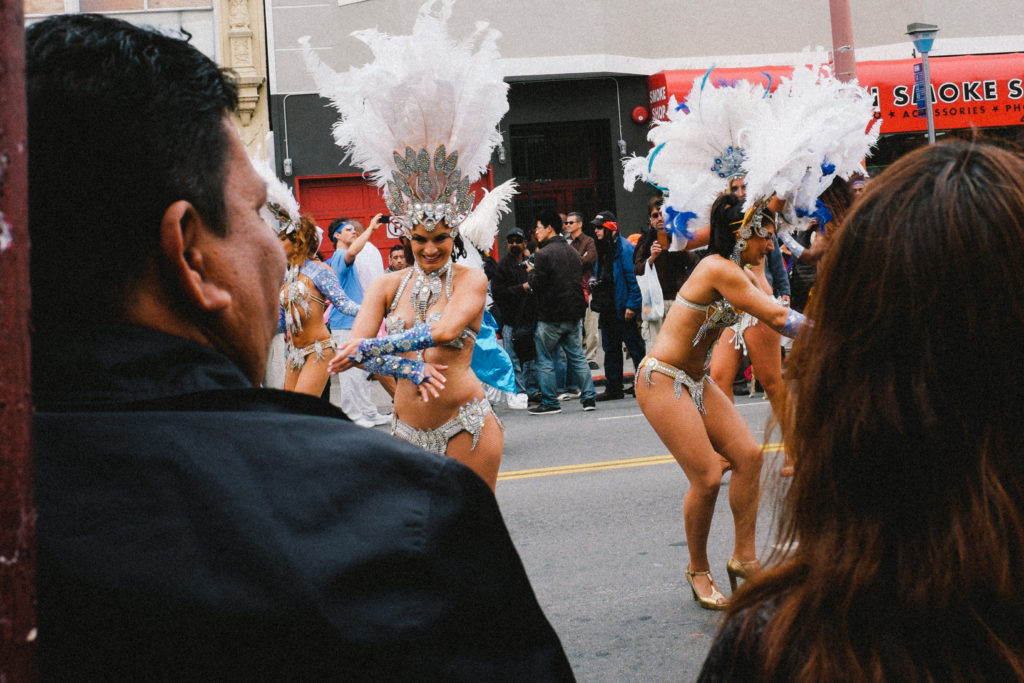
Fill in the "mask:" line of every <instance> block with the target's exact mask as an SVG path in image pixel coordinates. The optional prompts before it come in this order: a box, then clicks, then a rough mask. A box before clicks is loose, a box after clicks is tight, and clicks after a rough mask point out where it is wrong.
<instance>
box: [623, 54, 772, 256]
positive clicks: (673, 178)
mask: <svg viewBox="0 0 1024 683" xmlns="http://www.w3.org/2000/svg"><path fill="white" fill-rule="evenodd" d="M710 76H711V72H710V71H708V72H707V73H706V74H704V78H703V79H701V80H700V81H695V82H694V84H693V88H692V89H691V90H690V94H689V95H688V96H687V98H686V100H685V102H684V103H683V104H677V103H676V101H675V98H674V97H673V98H672V99H671V100H670V101H669V106H668V120H666V121H659V122H656V123H655V124H654V127H653V128H652V129H651V132H650V133H649V134H648V136H647V138H648V140H649V141H650V142H651V144H652V145H653V147H654V148H653V149H652V150H651V152H650V154H648V155H647V156H644V157H633V158H631V159H628V160H626V162H625V174H624V178H625V185H626V189H627V190H629V189H632V188H633V186H634V185H635V184H636V182H637V181H638V180H646V181H647V182H649V183H651V184H652V185H654V186H655V187H657V188H658V189H660V190H662V191H663V192H665V193H666V197H665V202H664V205H663V211H664V213H665V218H666V220H665V225H666V229H668V230H669V232H670V233H672V236H673V241H674V242H677V241H679V240H683V239H692V238H693V231H692V228H693V227H696V226H700V225H704V224H706V223H707V220H708V214H709V213H710V210H711V204H712V202H714V200H715V197H716V196H717V195H718V194H720V193H721V192H722V190H723V189H724V188H725V186H726V184H727V183H728V179H729V178H731V177H734V176H737V175H743V174H744V173H745V172H746V171H745V169H744V161H745V157H746V147H747V145H748V143H749V130H750V128H751V127H752V125H753V124H754V122H755V121H756V120H758V119H763V118H766V117H768V116H770V112H769V105H768V102H767V100H766V98H765V96H766V94H767V93H766V91H765V88H764V86H762V85H759V84H751V83H749V82H747V81H739V82H737V83H730V84H723V83H715V82H714V81H712V80H710Z"/></svg>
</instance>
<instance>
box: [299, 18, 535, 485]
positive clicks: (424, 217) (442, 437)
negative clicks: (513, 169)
mask: <svg viewBox="0 0 1024 683" xmlns="http://www.w3.org/2000/svg"><path fill="white" fill-rule="evenodd" d="M434 4H435V3H427V4H426V5H424V6H423V7H422V8H421V9H420V12H419V16H418V17H417V21H416V25H415V26H414V28H413V33H412V35H410V36H389V35H383V34H380V33H378V32H376V31H372V30H370V31H362V32H359V33H357V34H356V36H357V37H358V38H359V39H360V40H363V41H364V42H365V43H367V45H369V47H370V49H371V50H372V51H373V53H374V56H375V60H374V61H373V62H371V63H370V64H368V65H366V66H364V67H362V68H361V69H352V70H350V71H349V72H348V73H346V74H335V73H334V72H333V71H331V70H330V69H329V68H327V67H326V66H324V65H323V64H322V63H320V62H319V59H318V58H317V57H316V56H315V54H314V53H313V52H312V50H311V49H309V47H308V45H307V46H306V59H307V65H308V67H309V68H310V70H311V71H312V72H313V73H314V77H315V79H316V81H317V84H318V86H319V87H320V89H321V91H322V92H323V93H324V94H325V95H326V96H329V97H330V98H331V99H332V100H333V102H334V104H335V106H336V107H337V108H338V110H339V111H340V112H341V113H342V119H341V121H340V122H339V123H338V124H337V126H336V127H335V139H336V141H337V142H338V144H339V145H341V146H342V147H343V148H344V149H345V150H346V151H347V152H348V153H349V154H350V155H351V157H352V159H353V162H354V163H355V164H356V165H358V166H360V167H361V168H363V169H364V171H366V172H367V173H368V174H369V175H370V177H371V179H372V180H373V181H374V182H375V183H376V184H377V185H378V187H381V188H386V202H387V206H388V209H389V210H390V212H391V214H392V218H391V221H392V223H394V224H395V225H396V226H397V227H399V228H400V229H401V230H402V231H403V232H404V233H405V235H406V236H407V237H408V238H409V240H410V245H411V248H412V254H413V264H412V268H408V269H406V270H405V271H401V272H398V273H390V274H387V275H385V276H383V277H381V278H379V279H378V280H377V281H375V282H374V284H373V286H371V288H370V290H369V291H368V292H367V294H366V297H365V298H364V300H363V304H362V310H361V311H360V313H359V315H358V316H357V318H356V321H355V323H354V325H353V328H352V337H351V339H350V341H349V343H348V344H347V345H346V346H345V347H344V348H343V349H342V351H341V353H340V354H339V355H338V356H337V357H335V359H334V360H332V361H331V364H330V367H331V371H332V372H340V371H343V370H345V369H347V368H348V367H351V366H352V365H353V364H358V365H361V366H362V367H364V368H365V369H366V370H368V371H370V372H371V373H374V374H378V375H386V376H390V377H393V378H395V379H396V380H398V381H397V386H396V388H395V393H394V399H395V409H394V417H393V420H392V427H391V430H392V433H393V434H394V435H395V436H397V437H399V438H402V439H404V440H406V441H409V442H411V443H414V444H416V445H419V446H421V447H423V448H425V449H427V450H430V451H433V452H435V453H442V454H445V453H446V454H447V455H449V456H451V457H453V458H455V459H457V460H460V461H461V462H463V463H465V464H466V465H468V466H469V467H470V468H471V469H473V470H474V471H475V472H476V473H477V474H478V475H480V477H481V478H483V479H484V481H485V482H487V484H488V485H489V486H490V487H491V489H492V490H493V489H494V487H495V486H496V484H497V476H498V467H499V465H500V463H501V454H502V448H503V445H504V435H503V433H502V430H503V428H502V426H501V423H500V422H499V421H498V419H497V417H496V416H495V415H494V412H493V410H492V408H491V405H490V402H489V401H488V400H487V397H486V395H485V393H484V388H483V385H482V384H481V383H480V380H479V379H477V377H476V375H475V374H474V373H473V371H472V369H471V367H470V363H471V359H472V355H473V348H474V343H475V341H476V336H477V333H478V332H479V331H480V329H481V323H482V320H483V315H484V307H485V302H486V297H487V278H486V276H485V275H484V273H483V272H482V271H481V270H478V269H476V268H471V267H466V266H462V265H459V264H455V263H453V255H457V256H461V255H465V248H464V247H465V245H464V244H463V238H465V239H466V240H467V241H468V242H469V243H470V245H472V246H474V247H475V248H477V249H478V250H482V251H485V250H487V249H488V248H489V247H490V244H491V242H493V239H494V235H495V233H496V231H497V221H498V218H499V216H500V213H502V212H504V211H507V204H508V202H509V201H510V200H511V197H512V195H513V194H514V191H515V189H514V188H515V185H514V183H513V182H512V181H509V182H507V183H505V184H503V185H501V186H499V187H498V188H495V190H494V191H493V192H490V193H488V194H485V196H484V197H483V198H482V199H481V201H480V202H479V204H478V205H477V206H476V208H475V209H474V207H473V204H474V199H475V197H474V193H473V192H472V191H471V190H470V185H471V183H472V182H473V181H475V180H476V179H477V178H479V177H480V176H481V175H482V174H483V172H484V171H485V170H486V167H487V164H488V162H489V161H490V157H491V151H492V150H493V149H494V147H496V146H497V145H498V143H499V142H500V141H501V137H500V134H499V133H498V131H497V123H498V121H500V120H501V117H502V116H503V115H504V114H505V112H506V111H507V110H508V100H507V90H508V85H507V84H506V83H505V82H504V80H503V78H502V72H501V69H500V61H499V55H498V51H497V48H496V40H497V38H498V33H497V32H496V31H494V30H490V29H487V28H486V26H485V25H483V26H478V28H477V31H476V33H475V34H474V36H473V37H471V38H470V39H469V40H467V41H462V42H458V43H457V42H456V41H455V40H454V39H453V38H452V37H451V36H450V35H449V34H448V29H447V22H448V19H449V17H450V14H451V3H450V2H446V3H444V4H443V5H442V7H441V10H440V12H438V13H435V12H434V10H433V6H434ZM385 74H386V76H385ZM367 102H373V106H366V104H365V103H367ZM456 107H458V108H456ZM466 112H471V113H472V114H471V115H466ZM382 322H383V323H384V325H385V328H386V331H387V333H388V335H387V336H385V337H381V338H374V335H375V334H376V332H377V330H378V329H379V327H380V325H381V323H382Z"/></svg>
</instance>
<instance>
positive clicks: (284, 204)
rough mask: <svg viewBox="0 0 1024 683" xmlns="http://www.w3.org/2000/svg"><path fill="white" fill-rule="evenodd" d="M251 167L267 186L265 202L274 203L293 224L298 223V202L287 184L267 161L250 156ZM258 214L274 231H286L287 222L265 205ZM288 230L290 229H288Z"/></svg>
mask: <svg viewBox="0 0 1024 683" xmlns="http://www.w3.org/2000/svg"><path fill="white" fill-rule="evenodd" d="M249 160H250V161H251V162H252V166H253V168H255V169H256V173H258V174H259V176H260V178H262V179H263V183H264V184H265V185H266V186H267V202H268V203H274V204H277V205H278V206H280V207H281V208H282V209H284V210H285V211H286V212H288V217H289V218H290V219H291V222H292V223H293V224H294V225H296V226H297V225H298V224H299V203H298V202H297V201H295V195H293V194H292V191H291V190H290V189H289V188H288V186H287V185H286V184H285V183H284V181H282V180H281V179H280V178H278V177H277V175H276V174H275V173H274V171H273V169H271V168H270V166H269V165H268V164H267V162H265V161H263V160H262V159H260V158H258V157H256V158H253V157H250V159H249ZM260 214H261V215H262V216H263V220H265V221H266V222H267V223H268V224H269V225H270V227H271V228H273V229H274V232H282V231H287V230H288V227H289V224H288V223H284V222H282V221H281V220H280V219H279V218H278V217H277V216H276V215H274V214H272V213H271V212H270V210H269V209H267V207H264V208H263V209H262V210H261V211H260ZM289 232H290V231H289Z"/></svg>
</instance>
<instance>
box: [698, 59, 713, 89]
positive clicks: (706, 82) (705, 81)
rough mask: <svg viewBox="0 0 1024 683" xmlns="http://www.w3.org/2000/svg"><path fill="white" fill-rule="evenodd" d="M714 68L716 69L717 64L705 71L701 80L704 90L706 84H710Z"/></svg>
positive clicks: (701, 86) (701, 87)
mask: <svg viewBox="0 0 1024 683" xmlns="http://www.w3.org/2000/svg"><path fill="white" fill-rule="evenodd" d="M714 70H715V65H714V64H712V65H711V68H710V69H708V70H707V71H706V72H704V80H702V81H701V82H700V89H701V90H703V89H704V86H705V85H707V84H708V77H709V76H710V75H711V72H712V71H714Z"/></svg>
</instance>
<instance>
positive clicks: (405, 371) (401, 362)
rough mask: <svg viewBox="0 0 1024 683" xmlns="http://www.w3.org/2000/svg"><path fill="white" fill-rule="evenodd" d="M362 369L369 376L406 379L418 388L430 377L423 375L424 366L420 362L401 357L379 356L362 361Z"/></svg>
mask: <svg viewBox="0 0 1024 683" xmlns="http://www.w3.org/2000/svg"><path fill="white" fill-rule="evenodd" d="M362 363H363V369H364V370H366V371H367V372H368V373H370V374H371V375H387V376H388V377H394V378H395V379H407V380H409V381H410V382H412V383H413V384H415V385H416V386H419V385H420V384H422V383H423V381H424V380H425V379H427V378H428V377H429V376H430V375H426V374H424V369H425V367H426V366H425V365H424V364H423V361H421V360H415V359H413V358H403V357H401V356H392V355H380V356H373V357H371V358H367V359H366V360H365V361H362Z"/></svg>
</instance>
